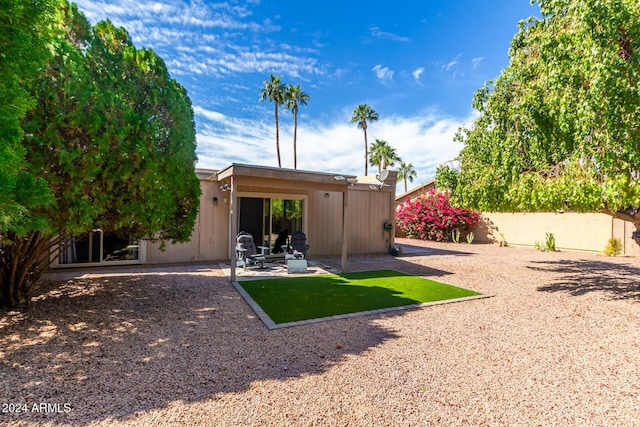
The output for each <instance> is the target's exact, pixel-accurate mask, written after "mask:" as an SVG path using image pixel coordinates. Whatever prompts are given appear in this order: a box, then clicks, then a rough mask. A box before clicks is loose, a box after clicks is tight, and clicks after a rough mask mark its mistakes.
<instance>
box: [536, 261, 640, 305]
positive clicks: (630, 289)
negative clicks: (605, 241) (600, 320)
mask: <svg viewBox="0 0 640 427" xmlns="http://www.w3.org/2000/svg"><path fill="white" fill-rule="evenodd" d="M533 264H536V266H533V267H531V266H530V267H528V268H530V269H532V270H536V271H551V272H555V273H559V274H561V275H562V277H561V278H560V279H558V280H557V281H556V282H554V283H551V284H549V285H546V286H542V287H540V288H538V290H539V291H542V292H568V293H570V294H571V295H576V296H577V295H584V294H587V293H589V292H603V293H604V294H605V295H607V297H608V298H610V299H613V300H636V301H640V268H638V267H634V266H632V265H629V264H621V263H618V262H607V261H587V260H560V261H536V262H533Z"/></svg>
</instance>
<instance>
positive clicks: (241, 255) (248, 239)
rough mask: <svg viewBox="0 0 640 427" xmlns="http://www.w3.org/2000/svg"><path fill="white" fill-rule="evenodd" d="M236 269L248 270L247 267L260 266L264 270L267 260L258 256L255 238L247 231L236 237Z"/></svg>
mask: <svg viewBox="0 0 640 427" xmlns="http://www.w3.org/2000/svg"><path fill="white" fill-rule="evenodd" d="M236 241H237V244H236V267H240V266H242V267H243V269H244V270H245V271H246V270H247V265H257V264H260V268H264V262H265V261H266V258H265V257H264V256H263V255H260V254H258V249H257V247H256V243H255V242H254V240H253V236H252V235H251V234H249V233H247V232H246V231H241V232H239V233H238V235H237V236H236Z"/></svg>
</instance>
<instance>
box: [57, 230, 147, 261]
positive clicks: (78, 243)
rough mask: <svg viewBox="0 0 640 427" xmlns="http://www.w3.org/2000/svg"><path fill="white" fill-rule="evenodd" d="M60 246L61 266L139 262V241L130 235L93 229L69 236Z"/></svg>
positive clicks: (59, 257)
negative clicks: (79, 234) (81, 234)
mask: <svg viewBox="0 0 640 427" xmlns="http://www.w3.org/2000/svg"><path fill="white" fill-rule="evenodd" d="M61 246H62V247H61V250H60V255H59V256H58V265H61V266H66V265H77V264H84V265H87V264H94V265H98V264H103V263H104V264H107V263H120V264H125V263H126V264H128V263H138V262H140V242H139V240H138V239H137V238H135V237H134V236H131V235H118V234H114V233H103V232H102V230H93V231H90V232H89V233H87V234H85V235H83V236H80V237H69V238H67V239H65V240H64V241H63V242H62V243H61Z"/></svg>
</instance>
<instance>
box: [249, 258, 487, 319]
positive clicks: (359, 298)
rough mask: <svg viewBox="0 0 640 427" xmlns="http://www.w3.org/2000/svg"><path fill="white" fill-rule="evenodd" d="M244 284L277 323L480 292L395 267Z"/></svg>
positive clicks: (439, 299) (471, 294) (447, 298)
mask: <svg viewBox="0 0 640 427" xmlns="http://www.w3.org/2000/svg"><path fill="white" fill-rule="evenodd" d="M240 285H241V286H242V287H243V288H244V289H245V291H246V292H247V293H248V294H249V295H250V296H251V298H253V300H254V301H255V302H256V303H257V304H258V305H259V306H260V307H262V309H263V310H264V311H265V313H267V315H268V316H269V317H270V318H271V320H273V322H274V323H276V324H279V323H288V322H296V321H300V320H309V319H317V318H322V317H328V316H335V315H340V314H347V313H358V312H362V311H370V310H379V309H384V308H391V307H402V306H407V305H415V304H422V303H428V302H434V301H443V300H451V299H457V298H464V297H471V296H477V295H481V294H480V293H478V292H474V291H470V290H468V289H462V288H457V287H455V286H450V285H445V284H444V283H440V282H436V281H433V280H429V279H424V278H422V277H417V276H412V275H409V274H405V273H401V272H398V271H394V270H377V271H363V272H357V273H346V274H339V275H337V274H323V275H317V276H308V277H287V278H276V279H263V280H247V281H243V282H240Z"/></svg>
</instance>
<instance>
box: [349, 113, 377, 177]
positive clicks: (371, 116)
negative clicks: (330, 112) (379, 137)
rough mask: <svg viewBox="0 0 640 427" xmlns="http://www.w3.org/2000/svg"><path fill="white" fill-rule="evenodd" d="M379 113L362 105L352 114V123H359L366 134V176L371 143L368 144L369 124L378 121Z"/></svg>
mask: <svg viewBox="0 0 640 427" xmlns="http://www.w3.org/2000/svg"><path fill="white" fill-rule="evenodd" d="M378 118H379V116H378V113H377V112H376V111H375V110H374V109H373V108H372V107H371V106H370V105H367V104H360V105H358V106H357V107H356V108H355V109H354V110H353V113H351V123H357V124H358V127H359V128H360V129H362V131H363V132H364V174H365V176H366V175H368V174H369V143H368V142H367V127H368V126H369V125H368V123H371V122H377V121H378Z"/></svg>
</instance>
